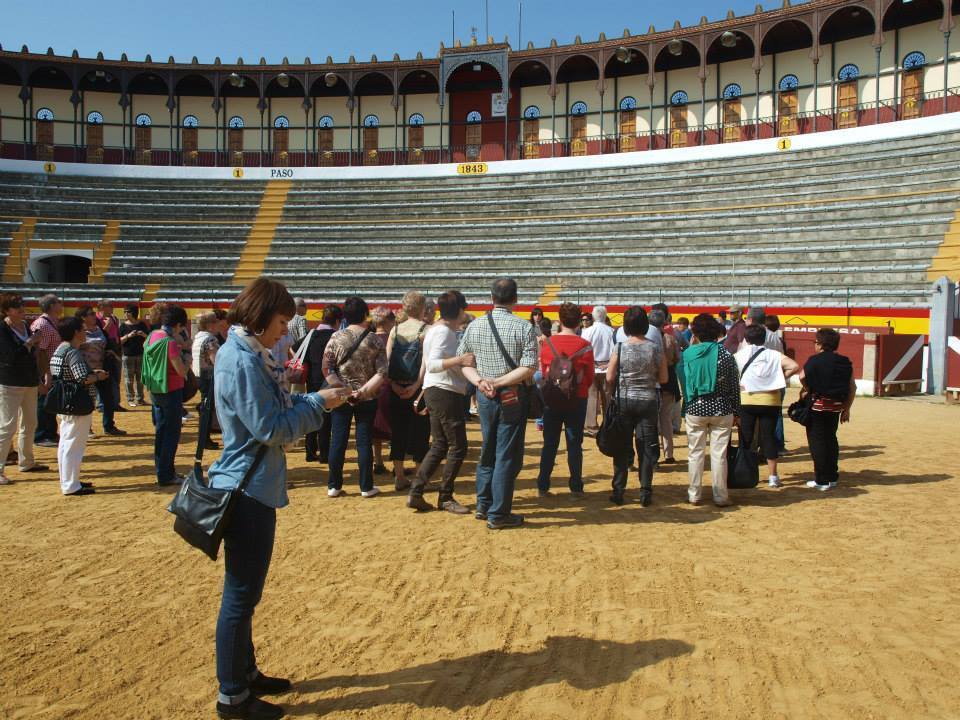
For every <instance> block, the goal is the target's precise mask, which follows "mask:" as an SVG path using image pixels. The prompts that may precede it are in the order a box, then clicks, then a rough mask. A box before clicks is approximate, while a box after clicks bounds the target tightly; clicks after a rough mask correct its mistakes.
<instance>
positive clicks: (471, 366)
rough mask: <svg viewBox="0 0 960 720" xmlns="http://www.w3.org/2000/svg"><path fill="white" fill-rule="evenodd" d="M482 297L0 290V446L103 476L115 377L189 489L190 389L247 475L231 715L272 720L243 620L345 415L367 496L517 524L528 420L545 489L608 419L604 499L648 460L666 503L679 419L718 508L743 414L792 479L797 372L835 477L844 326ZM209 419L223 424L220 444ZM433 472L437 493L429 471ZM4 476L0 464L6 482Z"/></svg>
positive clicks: (603, 440) (601, 439)
mask: <svg viewBox="0 0 960 720" xmlns="http://www.w3.org/2000/svg"><path fill="white" fill-rule="evenodd" d="M490 301H491V302H490V304H491V309H490V310H489V311H488V312H486V313H485V314H483V315H477V316H474V315H472V314H470V313H469V312H468V306H467V301H466V299H465V298H464V296H463V294H462V293H460V292H458V291H456V290H450V291H448V292H444V293H442V294H440V295H439V297H437V298H436V299H433V298H426V297H424V295H423V294H421V293H419V292H416V291H410V292H408V293H406V295H404V297H403V298H402V301H401V303H400V305H401V306H400V309H399V310H398V311H396V312H394V311H393V310H391V309H390V308H388V307H376V308H373V310H372V311H371V309H370V308H369V307H368V305H367V303H366V302H365V301H364V300H363V299H362V298H360V297H349V298H346V300H345V301H344V302H343V303H342V305H329V306H327V307H325V308H323V309H322V314H321V319H320V322H319V323H317V324H316V325H315V326H314V327H312V328H311V327H310V324H309V323H308V321H307V317H306V316H307V305H306V303H305V302H304V301H303V300H302V299H294V298H293V297H291V296H290V294H289V293H288V292H287V290H286V288H285V287H284V286H283V285H282V284H280V283H278V282H276V281H273V280H270V279H267V278H260V279H258V280H255V281H254V282H252V283H251V284H250V285H248V286H247V287H246V288H245V289H244V290H243V291H242V292H241V293H240V295H239V296H238V297H237V299H236V300H235V301H234V303H233V305H232V307H231V309H230V311H229V312H224V311H222V310H213V311H210V312H206V313H202V314H200V315H199V316H198V317H197V318H196V329H195V331H193V332H192V333H191V324H190V321H189V319H188V316H187V313H186V311H185V310H184V309H183V308H182V307H179V306H177V305H172V304H169V305H168V304H164V303H160V304H158V305H156V306H154V307H153V308H151V310H150V312H149V314H148V315H147V317H146V318H145V319H140V317H139V308H138V307H137V306H136V305H131V306H128V307H126V308H125V309H124V319H123V320H120V319H118V318H117V317H116V316H115V315H114V312H113V307H112V305H111V303H109V302H102V303H100V304H99V306H98V307H96V308H94V307H89V306H84V307H80V308H79V309H77V310H76V311H75V312H74V313H72V314H65V313H64V306H63V303H62V302H61V300H60V299H59V298H57V297H56V296H54V295H46V296H44V297H43V298H40V300H39V306H40V311H41V313H40V315H39V316H38V317H36V318H35V319H34V320H33V321H32V322H29V323H28V322H27V318H26V314H25V310H24V303H23V299H22V298H21V297H19V296H17V295H13V294H3V295H2V296H0V314H2V318H3V322H2V323H0V457H4V458H7V459H8V464H12V465H14V466H16V467H18V469H19V472H21V473H45V472H51V471H50V468H49V467H48V466H46V465H42V464H40V463H38V462H37V461H36V459H35V457H34V452H33V449H34V446H35V445H39V446H43V447H54V446H55V447H57V465H58V467H57V471H58V473H59V477H60V489H61V492H62V493H63V494H64V495H65V496H68V497H73V496H84V495H90V494H93V493H94V492H95V488H94V487H93V485H92V483H90V482H85V481H83V480H81V476H82V474H81V462H82V458H83V454H84V450H85V447H86V444H87V440H88V438H89V437H90V436H91V435H93V434H94V430H93V422H92V418H93V416H94V406H95V405H96V407H97V409H98V411H99V413H100V416H101V420H102V432H103V433H104V434H105V435H118V436H122V435H124V434H125V431H124V430H122V429H121V428H119V427H118V426H117V425H116V423H115V419H116V417H117V414H118V413H123V412H125V411H126V409H127V408H126V407H124V405H123V403H122V402H121V392H120V389H121V380H122V381H123V387H124V388H125V393H126V398H127V407H136V406H138V405H141V404H144V402H145V401H146V394H147V392H148V393H149V396H150V404H151V412H152V420H153V424H154V428H155V439H154V461H155V468H156V483H157V485H159V486H177V485H179V484H181V483H182V482H184V480H185V479H186V478H185V476H183V475H179V474H178V473H177V472H176V469H175V459H176V455H177V449H178V446H179V443H180V435H181V429H182V423H183V420H184V419H185V416H186V411H185V407H184V403H185V402H187V401H188V400H189V399H190V398H192V397H193V395H194V394H196V393H199V396H200V403H199V406H198V408H199V412H200V413H201V423H200V427H201V433H200V435H201V437H200V438H199V440H198V445H199V447H200V448H201V449H202V448H211V449H219V450H220V451H221V452H220V455H219V457H218V459H217V460H216V461H215V462H214V463H213V464H212V465H211V467H210V469H209V473H208V475H209V485H210V487H211V488H224V489H231V488H237V487H242V488H243V490H242V492H241V493H238V500H237V502H236V505H235V507H234V508H233V512H232V514H231V516H230V521H229V523H228V524H227V526H226V532H225V534H224V538H223V544H224V549H225V559H226V562H225V582H224V586H223V597H222V603H221V608H220V614H219V617H218V621H217V628H216V645H217V677H218V680H219V684H220V687H219V696H218V702H217V711H218V713H219V715H220V716H221V717H224V718H278V717H281V716H282V715H283V711H282V709H281V708H280V707H279V706H277V705H274V704H272V703H269V702H266V701H264V700H262V696H264V695H270V694H277V693H282V692H286V691H287V690H289V689H290V687H291V685H290V682H289V680H286V679H283V678H275V677H270V676H267V675H265V674H263V673H262V672H261V671H260V670H259V668H258V667H257V664H256V659H255V653H254V648H253V642H252V629H251V628H252V618H253V613H254V609H255V608H256V605H257V604H258V602H259V600H260V596H261V593H262V590H263V585H264V582H265V580H266V576H267V571H268V569H269V565H270V559H271V555H272V550H273V541H274V532H275V527H276V510H277V509H278V508H281V507H284V506H285V505H287V503H288V499H287V482H286V459H287V454H288V453H289V452H291V448H293V447H295V446H296V443H298V442H299V441H301V440H302V441H303V448H304V451H305V454H306V460H307V461H308V462H310V463H321V464H325V465H326V466H327V468H328V471H327V495H328V496H329V497H330V498H340V497H343V496H344V495H345V490H344V480H345V478H344V458H345V454H346V449H347V445H348V440H349V437H350V429H351V426H352V427H353V429H354V442H355V444H356V452H357V458H358V481H359V487H360V496H361V497H363V498H372V497H375V496H377V495H378V494H379V493H380V489H379V488H378V487H377V485H376V484H375V481H374V478H375V476H377V475H388V474H391V473H392V479H393V486H394V490H396V491H398V492H405V493H407V500H406V504H407V506H408V507H409V508H411V509H413V510H415V511H417V512H424V511H429V510H432V509H434V508H438V509H440V510H443V511H447V512H450V513H453V514H456V515H464V514H468V513H470V512H473V514H474V516H475V517H476V518H477V519H478V520H483V521H485V523H486V526H487V527H488V528H490V529H491V530H501V529H505V528H514V527H518V526H521V525H522V524H523V518H522V516H520V515H518V514H516V513H514V512H513V505H512V504H513V496H514V486H515V482H516V479H517V476H518V474H519V472H520V470H521V468H522V466H523V460H524V448H525V436H526V433H527V432H528V431H529V427H530V421H531V420H533V421H535V423H536V425H535V427H536V428H537V429H538V430H539V431H541V432H542V434H543V442H542V450H541V453H540V459H539V470H538V473H537V481H536V483H537V490H538V494H539V496H540V497H549V496H550V495H551V494H552V493H553V492H554V490H553V487H554V473H555V470H556V467H555V466H556V457H557V452H558V449H559V444H560V439H561V437H563V438H565V441H566V449H567V454H566V455H567V457H566V464H567V473H566V482H567V487H568V488H569V492H570V493H571V494H572V495H574V496H576V497H581V496H582V495H583V492H584V480H583V456H584V450H583V446H584V438H585V437H596V438H597V446H598V448H599V449H600V450H601V451H602V452H604V453H605V454H607V455H609V456H611V458H612V468H611V473H612V478H611V494H610V496H609V497H610V501H611V502H612V503H614V504H616V505H622V504H623V503H624V502H625V496H626V491H627V486H628V478H629V475H630V473H631V471H635V472H636V473H637V474H638V477H639V485H640V495H639V502H640V504H641V505H642V506H649V505H650V504H651V503H652V502H653V497H654V495H653V493H654V475H655V472H656V470H657V468H658V466H660V465H669V464H672V463H675V462H676V458H675V456H674V437H675V436H676V435H677V434H678V433H679V432H680V429H681V423H682V424H683V426H685V430H686V439H687V447H688V450H689V453H688V475H689V487H688V500H689V502H690V503H692V504H694V505H696V504H698V503H700V502H701V499H702V498H701V493H702V490H701V487H702V481H703V475H704V465H705V454H706V452H707V446H708V445H709V452H710V469H711V472H710V478H711V485H712V501H713V503H714V504H716V505H717V506H721V507H722V506H727V505H729V504H730V503H731V500H730V496H729V493H728V483H727V478H728V447H729V445H730V443H731V438H732V435H733V431H734V429H736V428H739V447H740V449H741V451H743V449H744V448H746V449H748V450H749V451H750V452H752V451H753V448H754V447H756V450H757V451H758V455H759V456H761V457H762V458H764V459H765V461H766V464H767V467H768V469H769V473H768V477H767V483H768V485H769V486H770V487H773V488H778V487H780V486H781V484H782V482H781V479H780V475H779V472H778V467H777V461H778V458H779V456H780V454H781V453H782V452H783V450H784V435H783V412H782V403H783V398H784V393H785V389H786V387H787V383H788V380H789V379H790V378H791V377H793V376H798V377H799V380H800V382H801V384H802V388H803V389H802V395H801V398H802V399H801V401H800V402H799V404H801V405H802V406H803V407H802V408H801V409H802V410H804V411H805V412H804V418H803V423H804V425H805V426H806V435H807V441H808V444H809V448H810V453H811V455H812V458H813V464H814V479H812V480H810V481H809V482H808V483H807V485H808V486H809V487H810V488H813V489H816V490H820V491H828V490H830V489H832V488H834V487H836V486H837V483H838V479H839V472H838V457H839V447H838V442H837V429H838V425H839V423H841V422H846V421H848V420H849V418H850V407H851V405H852V403H853V400H854V397H855V392H856V385H855V382H854V379H853V370H852V365H851V363H850V360H849V359H848V358H846V357H844V356H843V355H841V354H839V353H838V352H837V350H838V346H839V341H840V335H839V334H838V333H837V332H836V331H835V330H832V329H829V328H823V329H820V330H819V331H817V333H816V353H815V354H814V355H813V356H811V357H810V358H809V359H808V360H807V361H806V362H805V364H804V366H803V367H802V368H801V367H800V366H799V365H798V364H797V363H796V362H794V361H793V360H792V359H790V357H788V355H787V353H786V348H785V346H784V340H783V335H782V333H781V332H779V326H778V322H777V319H776V318H775V317H767V316H766V315H765V314H764V312H763V310H762V309H760V308H756V307H751V308H749V311H748V312H746V314H744V308H741V307H739V306H733V307H730V308H729V309H728V311H726V312H724V313H721V314H720V315H719V316H714V315H712V314H709V313H701V314H699V315H697V316H695V317H694V318H692V319H688V318H678V319H677V320H676V321H674V319H673V318H672V317H671V314H670V309H669V308H668V307H667V306H666V305H663V304H657V305H654V306H653V307H652V308H651V309H650V310H649V311H647V310H646V309H645V308H643V307H639V306H635V307H629V308H627V309H626V311H625V312H624V313H623V319H622V323H621V325H620V327H619V328H614V327H613V325H612V323H611V321H610V318H609V316H608V315H607V313H606V310H605V309H604V308H603V307H601V306H595V307H592V308H591V309H590V311H589V312H587V311H586V310H585V309H584V308H581V307H580V306H578V305H576V304H573V303H569V302H567V303H563V304H562V305H561V306H560V307H559V309H558V312H557V316H558V317H557V319H556V320H554V321H550V320H548V319H546V318H545V317H544V314H543V312H542V311H541V310H540V309H539V308H535V309H534V310H533V311H532V312H531V313H530V316H529V318H524V317H521V316H519V315H518V314H516V313H515V312H514V311H515V309H516V306H517V285H516V283H515V282H514V281H513V280H511V279H506V278H505V279H501V280H498V281H496V282H495V283H494V284H493V286H492V288H491V297H490ZM204 420H205V421H204ZM470 422H479V425H480V430H481V437H482V440H481V444H480V452H479V458H478V461H477V468H476V477H475V481H476V483H475V486H476V502H475V506H474V508H473V510H472V511H471V510H470V509H469V508H468V507H467V505H466V504H464V503H462V502H460V501H459V500H458V499H457V498H456V497H455V495H454V487H455V480H456V479H457V477H458V475H459V473H460V471H461V469H462V466H463V463H464V460H465V459H466V457H467V451H468V439H467V426H468V423H470ZM211 429H213V430H216V431H218V432H219V433H220V436H221V440H222V448H221V447H220V446H219V445H218V444H217V443H216V442H214V441H213V440H212V439H211V438H210V436H209V433H210V432H211ZM14 439H16V440H17V448H16V450H12V444H13V442H14ZM385 443H389V448H390V451H389V461H390V463H391V465H392V467H391V468H389V469H388V468H387V467H386V466H385V464H384V463H383V449H384V444H385ZM408 461H409V462H410V463H411V466H408V465H407V463H408ZM441 466H442V471H440V468H441ZM438 471H440V482H439V487H438V496H437V502H436V505H434V504H433V503H432V502H430V501H429V500H428V499H427V489H428V487H429V485H430V482H431V480H433V479H434V476H435V475H436V474H437V472H438ZM11 472H12V471H11ZM10 482H11V479H10V478H9V477H8V475H7V474H6V472H5V471H4V472H2V473H0V484H9V483H10Z"/></svg>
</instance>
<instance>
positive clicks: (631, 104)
mask: <svg viewBox="0 0 960 720" xmlns="http://www.w3.org/2000/svg"><path fill="white" fill-rule="evenodd" d="M620 109H621V110H636V109H637V99H636V98H635V97H631V96H630V95H627V96H626V97H625V98H624V99H623V100H621V101H620Z"/></svg>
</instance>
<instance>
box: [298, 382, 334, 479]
mask: <svg viewBox="0 0 960 720" xmlns="http://www.w3.org/2000/svg"><path fill="white" fill-rule="evenodd" d="M324 387H325V385H314V384H312V383H307V392H317V391H318V390H322V389H323V388H324ZM331 427H332V426H331V424H330V413H324V414H323V417H321V418H320V429H319V430H317V431H315V432H310V433H307V436H306V437H305V438H304V445H305V446H306V448H307V460H309V461H313V460H318V461H319V462H322V463H324V464H326V463H327V460H328V459H329V457H330V428H331Z"/></svg>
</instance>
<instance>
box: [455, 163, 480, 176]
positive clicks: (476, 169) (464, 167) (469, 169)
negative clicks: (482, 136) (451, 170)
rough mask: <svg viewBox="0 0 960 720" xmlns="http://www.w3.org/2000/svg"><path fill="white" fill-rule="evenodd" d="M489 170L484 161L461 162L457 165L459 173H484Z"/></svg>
mask: <svg viewBox="0 0 960 720" xmlns="http://www.w3.org/2000/svg"><path fill="white" fill-rule="evenodd" d="M486 172H487V164H486V163H483V162H473V163H460V164H459V165H457V174H458V175H484V174H486Z"/></svg>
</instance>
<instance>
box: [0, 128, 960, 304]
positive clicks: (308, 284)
mask: <svg viewBox="0 0 960 720" xmlns="http://www.w3.org/2000/svg"><path fill="white" fill-rule="evenodd" d="M958 209H960V133H957V132H949V133H938V134H934V135H927V136H916V137H910V138H901V139H896V140H885V141H873V142H868V143H860V144H850V145H841V146H837V147H831V148H823V149H818V150H808V151H796V152H790V153H782V154H777V155H762V156H752V157H740V158H727V159H722V160H720V159H717V160H699V161H687V162H671V163H664V164H659V165H643V166H635V167H617V168H613V167H599V168H595V169H589V170H571V171H562V170H556V171H549V172H537V173H529V172H527V173H518V174H494V175H490V176H483V177H445V178H437V177H429V178H419V179H416V180H414V179H363V180H358V179H353V180H307V181H293V182H290V181H285V183H259V182H247V181H242V182H237V181H197V180H189V181H181V180H177V181H162V180H133V179H124V180H117V179H107V178H86V177H61V176H57V177H52V176H51V177H40V176H36V175H25V174H0V254H2V253H3V252H5V251H6V252H8V253H9V252H10V250H9V248H11V247H13V246H15V245H17V243H16V238H17V237H18V236H17V233H18V232H20V233H21V235H23V233H22V232H21V231H20V230H19V228H20V222H21V220H22V219H24V218H36V222H35V225H34V226H32V228H31V235H30V237H29V238H28V239H27V240H26V242H27V243H28V244H29V245H30V247H37V248H41V247H44V248H50V247H56V246H58V245H63V246H64V247H67V246H69V245H70V244H71V243H72V244H75V245H80V244H85V245H86V246H98V244H102V243H103V242H105V240H104V239H105V238H110V241H109V242H110V252H109V253H106V252H103V253H101V264H102V263H104V262H106V263H107V264H106V265H105V266H104V267H102V269H101V270H98V271H97V272H96V273H95V277H94V280H95V281H96V284H95V285H94V286H92V289H91V292H93V291H94V290H95V291H96V292H98V293H101V294H102V293H103V292H107V291H108V290H110V289H116V290H117V291H118V292H121V294H125V293H135V292H137V291H138V290H139V291H141V292H142V293H145V294H146V295H147V296H149V298H150V299H153V298H156V299H168V300H179V301H183V302H189V303H195V304H204V303H209V302H218V303H225V302H229V301H230V300H231V299H232V298H233V297H234V296H235V295H236V292H237V288H238V286H239V284H242V282H244V281H245V280H247V279H249V278H250V277H255V276H256V275H257V274H259V273H261V272H263V273H265V274H268V275H271V276H274V277H277V278H278V279H281V280H283V281H284V282H286V283H287V284H288V286H289V287H290V289H291V290H292V291H293V292H296V293H298V294H303V295H304V296H306V297H308V298H310V299H312V300H315V301H317V302H324V301H340V300H342V299H343V297H344V296H346V295H349V294H360V295H363V296H364V297H366V298H367V299H368V301H371V302H375V303H376V302H385V301H389V302H397V301H398V300H399V298H400V297H401V296H402V294H403V293H404V292H405V291H406V290H408V289H410V288H418V289H421V290H423V291H426V292H428V293H431V294H435V293H438V292H442V291H443V290H447V289H450V288H459V289H461V290H463V291H464V292H465V294H466V295H467V297H468V299H470V300H471V301H472V302H485V301H486V300H487V298H488V296H489V286H490V283H491V282H492V280H494V279H495V278H497V277H502V276H504V275H511V276H513V277H515V278H517V280H518V282H519V284H520V292H521V298H520V299H521V302H524V303H533V302H537V301H538V299H540V298H541V297H549V298H551V301H552V302H561V301H563V300H566V299H573V300H578V301H582V302H587V303H591V302H606V303H608V304H628V303H635V302H644V303H648V302H651V301H653V300H659V299H663V300H664V301H666V302H671V303H679V304H693V305H695V304H716V303H717V302H728V301H731V300H743V299H744V292H745V291H749V293H750V296H751V297H753V298H759V299H761V300H762V301H763V302H766V303H776V304H779V305H784V306H800V307H802V306H808V305H812V306H815V305H831V306H835V305H837V304H838V303H839V304H848V305H849V306H851V307H916V308H919V307H925V306H926V305H927V303H928V298H927V294H928V289H929V281H928V278H927V274H928V271H929V270H930V268H931V263H932V261H933V258H934V257H936V256H937V253H938V250H940V249H941V246H942V245H943V243H944V237H945V233H947V232H948V228H949V227H950V226H951V223H952V222H954V221H955V219H956V217H957V211H958ZM111 223H112V224H111ZM111 232H112V233H113V235H111ZM6 238H11V240H8V241H7V242H6V249H5V246H4V240H5V239H6ZM98 252H99V251H98ZM0 257H2V255H0ZM105 258H106V259H105ZM7 267H8V269H9V267H10V262H9V258H8V262H7ZM8 279H9V274H8ZM548 289H549V290H548ZM70 290H71V291H73V292H77V293H80V290H79V289H76V288H70ZM65 291H66V290H65Z"/></svg>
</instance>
